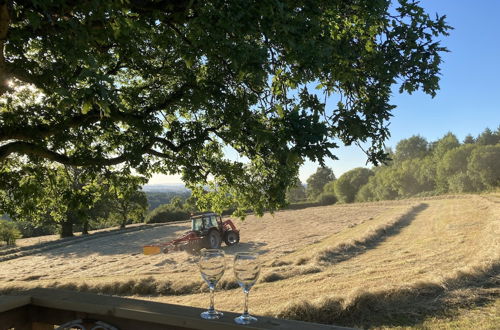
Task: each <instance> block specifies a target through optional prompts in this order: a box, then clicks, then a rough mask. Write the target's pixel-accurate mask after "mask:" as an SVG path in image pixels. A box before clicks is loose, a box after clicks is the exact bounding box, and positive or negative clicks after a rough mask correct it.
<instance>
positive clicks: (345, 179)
mask: <svg viewBox="0 0 500 330" xmlns="http://www.w3.org/2000/svg"><path fill="white" fill-rule="evenodd" d="M372 175H374V173H373V171H371V170H369V169H367V168H364V167H358V168H355V169H352V170H350V171H347V172H345V173H344V174H342V175H341V176H340V178H338V179H337V180H336V181H335V195H336V196H337V198H338V200H339V202H341V203H352V202H354V198H355V197H356V194H357V193H358V191H359V189H360V188H361V187H362V186H363V185H365V184H367V183H368V179H369V178H370V176H372Z"/></svg>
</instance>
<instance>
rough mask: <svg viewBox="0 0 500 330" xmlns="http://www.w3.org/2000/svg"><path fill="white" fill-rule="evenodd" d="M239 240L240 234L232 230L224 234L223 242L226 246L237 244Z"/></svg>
mask: <svg viewBox="0 0 500 330" xmlns="http://www.w3.org/2000/svg"><path fill="white" fill-rule="evenodd" d="M239 241H240V234H239V233H237V232H235V231H234V230H228V231H226V232H225V234H224V242H225V243H226V245H227V246H231V245H234V244H237V243H238V242H239Z"/></svg>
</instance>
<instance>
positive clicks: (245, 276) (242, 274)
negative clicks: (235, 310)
mask: <svg viewBox="0 0 500 330" xmlns="http://www.w3.org/2000/svg"><path fill="white" fill-rule="evenodd" d="M258 256H259V255H258V254H257V253H254V252H239V253H236V255H235V256H234V266H233V269H234V276H235V277H236V281H237V282H238V284H239V285H240V287H241V288H242V289H243V293H244V294H245V307H244V310H243V314H242V315H240V316H238V317H237V318H235V319H234V322H236V323H238V324H251V323H254V322H257V318H255V317H253V316H251V315H250V314H249V313H248V294H249V292H250V289H251V288H252V287H253V286H254V284H255V282H257V279H258V278H259V274H260V262H259V260H258Z"/></svg>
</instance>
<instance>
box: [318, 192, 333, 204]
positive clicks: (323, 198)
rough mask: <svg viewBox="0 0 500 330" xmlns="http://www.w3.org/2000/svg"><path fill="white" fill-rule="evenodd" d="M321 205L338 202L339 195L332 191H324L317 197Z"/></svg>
mask: <svg viewBox="0 0 500 330" xmlns="http://www.w3.org/2000/svg"><path fill="white" fill-rule="evenodd" d="M316 200H317V201H318V204H320V205H332V204H335V203H337V197H336V196H335V194H332V193H330V192H322V193H321V194H319V196H318V197H317V199H316Z"/></svg>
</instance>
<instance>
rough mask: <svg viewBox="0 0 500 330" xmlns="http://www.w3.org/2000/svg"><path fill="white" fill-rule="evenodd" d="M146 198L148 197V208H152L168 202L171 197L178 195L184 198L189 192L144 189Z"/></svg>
mask: <svg viewBox="0 0 500 330" xmlns="http://www.w3.org/2000/svg"><path fill="white" fill-rule="evenodd" d="M145 193H146V198H147V199H148V208H149V210H150V211H151V210H154V209H155V208H157V207H158V206H160V205H162V204H168V203H170V201H171V200H172V198H174V197H176V196H179V197H180V198H181V199H182V200H186V199H187V198H189V196H190V195H191V192H190V191H188V190H186V191H182V192H180V191H161V192H159V191H145Z"/></svg>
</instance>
